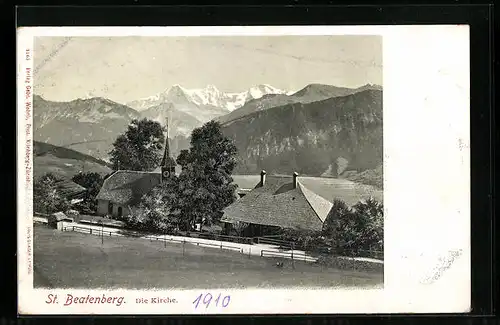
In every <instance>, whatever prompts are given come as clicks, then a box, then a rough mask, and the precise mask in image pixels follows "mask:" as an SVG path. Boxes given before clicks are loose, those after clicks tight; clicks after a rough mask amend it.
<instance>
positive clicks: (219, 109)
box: [33, 84, 382, 181]
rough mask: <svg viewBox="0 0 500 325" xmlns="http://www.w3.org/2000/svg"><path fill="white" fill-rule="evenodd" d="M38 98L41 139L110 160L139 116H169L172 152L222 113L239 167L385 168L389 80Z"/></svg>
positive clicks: (330, 172)
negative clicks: (121, 98)
mask: <svg viewBox="0 0 500 325" xmlns="http://www.w3.org/2000/svg"><path fill="white" fill-rule="evenodd" d="M33 106H34V137H35V140H36V141H41V142H45V143H50V144H53V145H56V146H62V147H65V148H71V149H74V150H76V151H79V152H82V153H85V154H88V155H91V156H93V157H96V158H98V159H104V160H107V159H108V152H109V151H110V150H111V147H112V143H113V142H114V141H115V139H116V137H117V136H118V135H119V134H121V133H123V132H124V131H125V130H126V128H127V126H128V124H129V123H130V121H131V120H132V119H136V118H148V119H152V120H155V121H158V122H160V123H162V124H164V123H165V121H166V119H167V118H168V120H169V138H170V146H171V150H172V153H173V155H176V154H177V153H178V152H179V151H180V150H182V149H185V148H187V147H188V146H189V135H190V133H191V131H192V130H193V129H194V128H196V127H199V126H201V125H203V123H205V122H207V121H209V120H212V119H215V120H217V121H219V122H220V123H221V124H222V127H223V132H224V133H225V134H226V135H227V136H229V137H231V138H232V139H234V141H235V143H236V145H237V147H238V149H239V157H238V159H239V161H240V164H239V165H238V167H237V170H236V171H235V172H237V173H249V174H254V173H258V172H259V171H260V169H266V170H267V171H268V172H270V173H290V172H291V171H298V172H300V173H302V174H307V175H312V176H320V175H323V176H330V177H339V176H341V175H342V174H345V175H347V174H349V173H350V174H349V175H350V177H353V175H354V174H353V173H361V172H364V171H368V170H370V171H373V170H374V171H376V173H378V171H379V169H378V168H379V167H380V166H381V162H382V88H381V87H380V86H377V85H370V84H367V85H365V86H362V87H358V88H343V87H335V86H331V85H322V84H310V85H307V86H306V87H304V88H303V89H301V90H299V91H297V92H288V91H284V90H280V89H277V88H275V87H272V86H270V85H258V86H255V87H252V88H250V89H247V90H245V91H243V92H241V93H225V92H222V91H219V90H218V89H217V88H216V87H215V86H211V85H209V86H207V87H206V88H204V89H187V88H184V87H182V86H180V85H174V86H172V87H170V88H168V89H166V90H165V91H163V92H161V93H159V94H157V95H154V96H150V97H147V98H143V99H139V100H135V101H132V102H129V103H126V105H124V104H120V103H117V102H114V101H111V100H109V99H106V98H102V97H93V98H87V99H76V100H73V101H70V102H54V101H48V100H45V99H43V98H42V97H40V96H37V95H35V96H34V99H33ZM380 171H381V168H380ZM372 174H373V172H370V173H368V172H367V173H365V175H370V177H371V175H372ZM379 174H380V173H378V174H377V175H379ZM359 179H360V180H361V181H363V180H362V179H361V178H359Z"/></svg>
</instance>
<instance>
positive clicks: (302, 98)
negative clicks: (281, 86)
mask: <svg viewBox="0 0 500 325" xmlns="http://www.w3.org/2000/svg"><path fill="white" fill-rule="evenodd" d="M370 89H374V90H382V87H381V86H378V85H372V84H366V85H363V86H360V87H357V88H347V87H337V86H332V85H326V84H314V83H313V84H308V85H306V86H305V87H304V88H302V89H300V90H298V91H296V92H294V93H292V94H291V95H284V94H276V95H266V96H263V97H261V98H258V99H255V100H251V101H249V102H247V103H246V104H245V105H243V106H242V107H240V108H238V109H236V110H234V111H232V112H230V113H229V114H226V115H223V116H220V117H217V118H215V120H216V121H218V122H220V123H221V124H226V123H229V122H231V121H234V120H237V119H240V118H244V117H245V116H246V115H249V114H252V113H253V112H258V111H262V110H266V109H269V108H273V107H278V106H283V105H288V104H292V103H310V102H315V101H321V100H325V99H328V98H333V97H341V96H347V95H350V94H354V93H358V92H361V91H364V90H370Z"/></svg>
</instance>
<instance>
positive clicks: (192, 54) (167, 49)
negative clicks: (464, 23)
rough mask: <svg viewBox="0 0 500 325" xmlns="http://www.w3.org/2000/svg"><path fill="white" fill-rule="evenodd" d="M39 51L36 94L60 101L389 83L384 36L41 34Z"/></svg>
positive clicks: (122, 101)
mask: <svg viewBox="0 0 500 325" xmlns="http://www.w3.org/2000/svg"><path fill="white" fill-rule="evenodd" d="M34 50H35V52H34V71H35V73H34V88H35V94H37V95H41V96H42V97H44V98H45V99H47V100H53V101H69V100H74V99H77V98H83V97H86V96H88V95H92V96H101V97H106V98H109V99H111V100H113V101H116V102H119V103H126V102H129V101H132V100H136V99H139V98H143V97H147V96H151V95H155V94H157V93H159V92H162V91H164V90H165V89H167V88H169V87H171V86H172V85H175V84H180V85H182V86H183V87H185V88H205V87H206V86H207V85H209V84H210V85H215V86H216V87H217V88H218V89H219V90H221V91H226V92H242V91H245V90H247V89H248V88H250V87H252V86H255V85H258V84H269V85H272V86H274V87H276V88H279V89H283V90H287V91H296V90H300V89H302V88H303V87H305V86H306V85H308V84H311V83H322V84H330V85H334V86H339V87H358V86H362V85H365V84H367V83H372V84H378V85H382V37H381V36H366V35H348V36H346V35H335V36H202V37H193V36H191V37H185V36H183V37H172V36H163V37H151V36H149V37H137V36H134V37H116V36H115V37H84V36H79V37H72V38H65V37H37V38H35V44H34Z"/></svg>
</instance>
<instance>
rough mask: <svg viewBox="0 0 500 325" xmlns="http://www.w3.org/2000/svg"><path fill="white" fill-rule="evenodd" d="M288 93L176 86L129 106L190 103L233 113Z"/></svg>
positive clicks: (259, 88) (265, 87)
mask: <svg viewBox="0 0 500 325" xmlns="http://www.w3.org/2000/svg"><path fill="white" fill-rule="evenodd" d="M286 93H287V92H286V91H283V90H280V89H278V88H275V87H273V86H271V85H268V84H261V85H256V86H253V87H251V88H249V89H248V90H246V91H243V92H239V93H230V92H223V91H220V90H219V89H218V88H217V87H216V86H215V85H212V84H209V85H207V86H206V87H205V88H194V89H188V88H184V87H183V86H181V85H180V84H174V85H172V86H171V87H170V88H167V89H166V90H165V91H163V92H161V93H159V94H156V95H153V96H150V97H146V98H143V99H139V100H136V101H133V102H130V103H128V105H129V106H130V107H132V108H135V109H137V110H144V109H147V108H149V107H152V106H155V105H159V104H161V103H163V102H171V103H176V102H178V101H188V102H190V103H192V104H195V105H198V106H206V105H209V106H215V107H220V108H223V109H226V110H228V111H232V110H235V109H237V108H239V107H241V106H243V105H244V104H245V103H246V102H247V101H249V100H252V99H258V98H261V97H262V96H264V95H267V94H286Z"/></svg>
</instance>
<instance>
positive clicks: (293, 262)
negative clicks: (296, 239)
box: [291, 243, 295, 269]
mask: <svg viewBox="0 0 500 325" xmlns="http://www.w3.org/2000/svg"><path fill="white" fill-rule="evenodd" d="M291 247H292V268H293V269H295V261H294V260H293V243H292V246H291Z"/></svg>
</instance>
